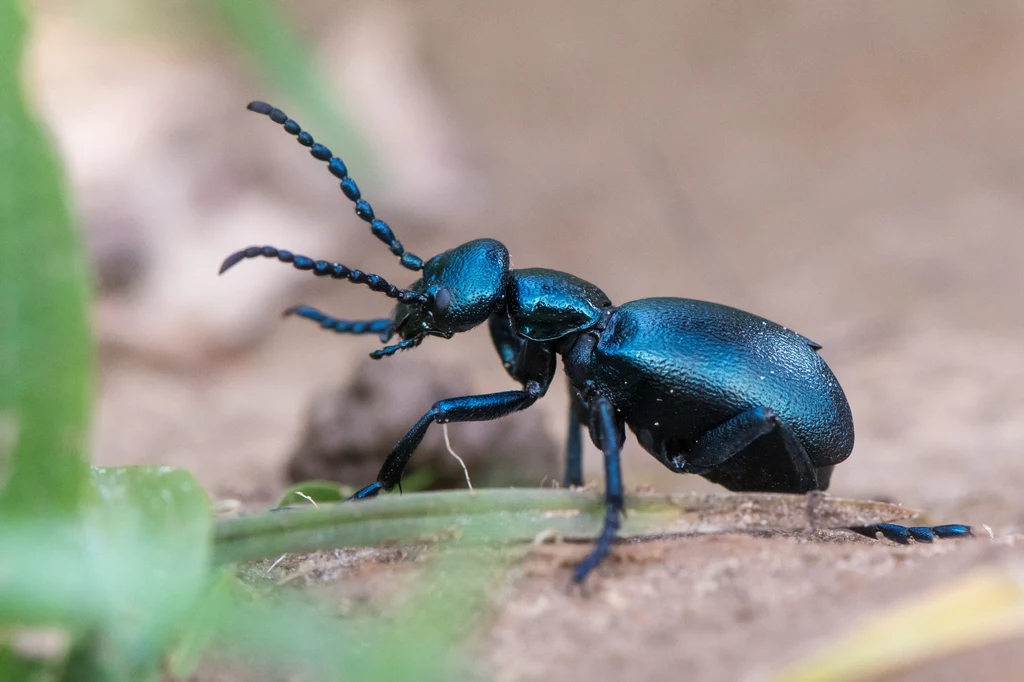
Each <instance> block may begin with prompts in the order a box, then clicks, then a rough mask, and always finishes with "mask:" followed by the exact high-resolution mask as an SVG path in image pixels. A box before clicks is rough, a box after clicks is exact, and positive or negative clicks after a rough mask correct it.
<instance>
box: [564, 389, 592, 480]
mask: <svg viewBox="0 0 1024 682" xmlns="http://www.w3.org/2000/svg"><path fill="white" fill-rule="evenodd" d="M586 419H587V406H586V404H585V403H584V402H583V398H581V397H580V394H579V393H577V392H576V389H575V388H573V387H572V384H570V385H569V434H568V438H566V444H565V484H566V485H575V486H582V485H583V423H584V422H585V421H586Z"/></svg>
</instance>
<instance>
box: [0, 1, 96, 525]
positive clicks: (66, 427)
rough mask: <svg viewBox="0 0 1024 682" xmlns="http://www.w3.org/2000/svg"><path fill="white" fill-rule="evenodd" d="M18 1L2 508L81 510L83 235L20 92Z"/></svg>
mask: <svg viewBox="0 0 1024 682" xmlns="http://www.w3.org/2000/svg"><path fill="white" fill-rule="evenodd" d="M21 5H22V3H20V2H18V1H17V0H0V93H3V96H0V518H2V517H8V518H9V517H10V515H12V514H14V513H19V514H24V515H31V516H36V517H39V516H47V517H49V516H54V515H62V516H70V514H71V513H72V512H73V511H74V510H75V509H76V508H77V506H78V503H79V498H80V495H81V488H82V482H83V480H84V478H85V474H86V460H85V457H84V453H85V443H86V435H87V433H86V431H87V428H88V423H89V396H90V391H91V375H92V343H91V340H90V336H89V327H88V324H87V322H86V320H87V313H86V303H87V300H88V293H87V292H88V284H87V278H86V268H85V263H84V258H83V253H82V250H81V248H80V244H79V237H78V234H77V233H76V231H75V230H74V229H73V226H72V224H71V219H70V217H69V214H68V209H67V204H66V201H65V196H64V180H63V177H62V175H61V171H60V167H59V165H58V163H57V161H56V159H55V157H54V154H53V149H52V146H51V145H50V144H49V141H48V140H47V139H46V137H45V136H44V134H43V132H42V131H41V129H40V127H39V125H38V122H37V121H36V120H35V119H34V118H33V117H32V116H31V115H30V114H29V112H28V110H27V108H26V106H25V101H24V98H23V96H22V94H21V93H22V89H21V81H20V66H21V51H22V47H23V45H24V41H25V29H26V26H25V18H24V16H23V15H22V13H21V9H20V7H21Z"/></svg>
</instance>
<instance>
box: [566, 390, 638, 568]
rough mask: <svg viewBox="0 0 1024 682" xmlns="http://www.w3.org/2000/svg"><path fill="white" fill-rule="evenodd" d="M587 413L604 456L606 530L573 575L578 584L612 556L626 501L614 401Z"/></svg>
mask: <svg viewBox="0 0 1024 682" xmlns="http://www.w3.org/2000/svg"><path fill="white" fill-rule="evenodd" d="M588 411H589V418H590V419H589V421H590V435H591V438H592V439H593V440H594V443H595V444H596V445H598V446H599V447H600V448H601V451H602V452H603V453H604V480H605V483H604V486H605V488H604V498H605V517H604V528H602V529H601V535H600V536H598V538H597V546H596V547H595V548H594V551H592V552H591V553H590V554H589V555H587V558H585V559H584V560H583V561H581V562H580V564H579V565H578V566H577V567H576V571H575V572H574V573H573V582H575V583H577V584H579V583H581V582H583V580H584V578H586V577H587V574H588V573H590V572H591V571H592V570H594V569H595V568H597V565H598V564H600V563H601V560H602V559H604V558H605V557H606V556H608V554H609V552H611V549H612V542H614V541H615V537H616V536H617V535H618V533H619V526H620V524H621V517H622V512H623V506H624V501H625V494H624V492H623V486H622V461H621V457H620V453H621V450H622V441H623V440H624V434H623V424H622V421H621V419H620V418H618V417H617V416H616V413H615V408H614V407H613V406H612V403H611V401H610V400H608V399H607V398H605V397H603V396H597V397H595V398H593V399H592V400H590V402H589V410H588Z"/></svg>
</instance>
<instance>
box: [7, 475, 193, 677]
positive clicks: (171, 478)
mask: <svg viewBox="0 0 1024 682" xmlns="http://www.w3.org/2000/svg"><path fill="white" fill-rule="evenodd" d="M88 502H89V503H88V505H87V506H86V509H85V514H84V517H83V518H81V519H79V520H77V521H67V522H62V521H50V522H47V521H43V520H24V521H19V520H17V519H16V520H13V521H10V522H7V523H3V524H0V547H3V548H4V551H3V552H2V553H0V625H3V624H6V625H8V626H15V625H16V626H26V625H50V624H59V625H62V626H65V627H68V628H70V629H71V630H72V631H73V632H74V633H75V634H76V635H77V637H76V639H77V640H78V641H77V643H76V648H75V652H74V653H75V655H73V656H72V659H71V662H70V663H69V666H71V670H69V672H68V674H69V676H70V679H76V674H77V677H78V678H80V679H85V677H86V676H85V674H84V672H82V670H80V669H79V670H76V669H75V667H76V666H86V667H88V668H89V669H90V670H92V669H98V670H100V671H102V672H103V679H109V680H120V679H126V680H127V679H131V680H139V679H147V678H150V677H152V675H153V674H155V673H157V672H158V671H159V665H160V661H161V659H162V657H163V656H164V653H165V652H166V650H167V647H168V646H169V644H170V642H171V641H172V639H173V637H174V636H175V635H177V634H178V633H179V631H180V630H181V628H182V627H183V625H184V623H185V622H186V621H187V619H188V616H189V614H190V613H191V611H192V609H194V608H195V605H196V600H197V599H198V597H199V595H200V594H201V593H202V590H203V589H204V587H205V584H206V575H207V570H208V566H209V552H210V532H211V518H210V505H209V501H208V500H207V498H206V494H205V492H204V491H203V490H202V488H201V487H200V486H199V485H198V483H196V481H195V479H193V478H192V476H191V475H190V474H188V473H187V472H184V471H181V470H176V469H170V468H168V467H115V468H107V469H102V468H94V469H93V470H92V477H91V485H90V486H89V496H88Z"/></svg>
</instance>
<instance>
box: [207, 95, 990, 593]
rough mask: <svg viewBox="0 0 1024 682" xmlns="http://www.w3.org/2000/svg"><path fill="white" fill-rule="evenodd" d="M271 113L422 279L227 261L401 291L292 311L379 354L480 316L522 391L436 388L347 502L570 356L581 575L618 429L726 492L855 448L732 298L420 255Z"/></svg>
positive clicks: (496, 252)
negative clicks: (598, 463) (589, 506)
mask: <svg viewBox="0 0 1024 682" xmlns="http://www.w3.org/2000/svg"><path fill="white" fill-rule="evenodd" d="M248 108H249V110H250V111H253V112H256V113H258V114H262V115H265V116H267V117H269V118H270V120H272V121H273V122H274V123H277V124H279V125H281V126H283V127H284V129H285V131H287V132H288V133H289V134H291V135H294V136H295V137H296V139H297V140H298V142H299V144H301V145H303V146H305V147H308V148H309V151H310V154H311V155H312V156H313V157H314V158H316V159H318V160H320V161H323V162H325V163H326V164H327V169H328V170H329V171H330V173H331V174H332V175H334V177H335V178H337V179H338V180H339V181H340V183H341V191H342V192H343V193H344V194H345V196H346V197H348V199H349V200H351V201H352V202H354V203H355V212H356V215H358V216H359V217H360V218H361V219H362V220H364V221H366V222H367V223H369V225H370V231H371V232H372V234H373V235H374V236H376V237H377V238H378V239H380V240H381V241H383V242H384V243H385V244H386V245H387V246H388V248H389V249H390V250H391V253H392V254H394V255H395V256H397V257H398V258H399V259H400V263H401V264H402V265H403V266H404V267H406V268H407V269H409V270H412V271H416V272H421V276H420V278H419V279H417V280H416V281H415V282H414V283H413V284H412V285H411V286H410V287H409V288H408V289H402V288H399V287H396V286H394V285H392V284H390V283H389V282H387V281H386V280H385V279H384V278H383V277H380V276H379V275H375V274H370V273H365V272H362V271H360V270H356V269H353V268H349V267H347V266H345V265H342V264H341V263H333V262H328V261H324V260H314V259H312V258H308V257H306V256H301V255H297V254H294V253H292V252H290V251H286V250H283V249H277V248H275V247H272V246H252V247H249V248H247V249H243V250H241V251H238V252H236V253H234V254H232V255H231V256H229V257H228V258H227V259H225V260H224V262H223V264H222V265H221V268H220V272H221V273H223V272H225V271H226V270H227V269H228V268H230V267H232V266H234V265H235V264H237V263H238V262H240V261H242V260H244V259H247V258H260V257H262V258H276V259H277V260H279V261H281V262H284V263H289V264H291V265H292V266H294V267H295V268H297V269H299V270H305V271H309V272H312V273H313V274H314V275H316V276H319V277H332V278H334V279H346V280H348V281H350V282H354V283H357V284H364V285H366V286H368V287H369V288H370V289H372V290H373V291H376V292H379V293H382V294H384V295H385V296H387V297H389V298H392V299H394V300H396V301H397V305H396V306H395V308H394V311H393V313H392V315H391V316H390V317H388V318H381V319H375V320H365V321H351V320H343V319H338V318H335V317H332V316H330V315H327V314H326V313H323V312H321V311H319V310H317V309H315V308H311V307H309V306H297V307H294V308H291V309H289V310H288V311H286V313H285V314H292V315H297V316H298V317H301V318H305V319H309V320H312V321H314V322H316V323H319V325H320V326H321V327H322V328H323V329H326V330H331V331H334V332H338V333H343V334H376V335H379V336H380V338H381V341H382V342H384V343H387V342H388V341H389V340H390V339H391V338H392V337H393V336H395V335H397V336H398V337H399V339H400V341H399V342H398V343H396V344H394V345H388V346H385V347H384V348H381V349H379V350H376V351H374V352H373V353H371V354H370V357H372V358H374V359H380V358H384V357H388V356H391V355H394V354H395V353H397V352H398V351H401V350H407V349H410V348H414V347H416V346H418V345H420V344H421V343H422V342H423V341H424V340H425V339H426V338H427V337H429V336H436V337H441V338H443V339H450V338H452V337H453V336H454V335H456V334H458V333H460V332H465V331H468V330H470V329H473V328H475V327H478V326H479V325H481V324H484V323H486V324H487V325H488V327H489V329H490V334H491V339H492V341H493V343H494V347H495V349H496V350H497V352H498V356H499V357H500V358H501V361H502V363H503V365H504V367H505V369H506V371H507V372H508V374H509V375H510V376H511V377H512V378H513V379H514V380H515V381H516V382H518V383H519V384H520V385H521V386H522V388H521V389H519V390H515V391H503V392H499V393H489V394H485V395H473V396H463V397H456V398H447V399H444V400H439V401H438V402H436V403H434V405H433V406H432V407H431V408H430V409H429V410H428V411H427V412H426V413H425V414H424V415H423V416H422V417H421V418H420V420H419V421H417V422H416V424H415V425H413V427H412V428H411V429H410V430H409V432H408V433H407V434H406V435H405V436H403V437H402V439H401V440H399V441H398V443H397V444H396V445H395V446H394V448H393V449H392V450H391V452H390V454H388V456H387V458H386V459H385V461H384V464H383V466H382V467H381V470H380V473H379V474H378V475H377V479H376V480H375V481H374V482H373V483H370V484H369V485H367V486H366V487H364V488H362V489H361V490H359V491H358V492H356V493H355V494H354V495H353V496H352V497H351V498H350V499H351V500H362V499H366V498H371V497H375V496H376V495H377V494H378V493H380V492H381V491H382V490H383V491H390V490H392V489H393V488H394V487H395V486H398V485H400V482H401V478H402V472H403V470H404V469H405V466H406V464H407V463H408V462H409V459H410V457H411V456H412V454H413V452H414V451H415V450H416V447H417V446H418V445H419V443H420V442H421V441H422V439H423V437H424V435H425V434H426V432H427V429H428V427H429V426H430V425H431V424H433V423H439V424H445V423H448V422H466V421H483V420H488V419H497V418H499V417H504V416H506V415H508V414H511V413H513V412H518V411H519V410H525V409H526V408H528V407H530V406H531V405H533V404H534V403H535V402H536V401H537V400H538V399H539V398H541V397H542V396H544V394H545V393H546V392H547V390H548V387H549V385H550V383H551V380H552V378H553V377H554V374H555V365H556V360H557V358H559V357H561V359H562V364H563V366H564V371H565V373H566V375H567V377H568V380H569V386H570V402H571V405H570V409H569V436H568V443H567V457H566V472H565V481H566V483H567V484H568V485H572V486H580V485H582V484H583V469H582V431H583V428H584V427H585V428H586V429H587V431H588V432H589V435H590V439H591V441H592V442H593V443H594V445H595V446H597V447H598V448H599V449H600V450H601V451H602V453H603V455H604V471H605V506H606V513H605V519H604V526H603V528H602V530H601V534H600V535H599V536H598V539H597V542H596V545H595V547H594V549H593V551H592V552H591V553H590V554H589V555H588V556H587V557H586V558H585V559H584V560H583V561H582V562H581V563H580V564H579V565H578V566H577V567H576V570H575V572H574V574H573V579H574V580H575V582H577V583H579V582H582V581H583V579H584V578H585V577H586V576H587V574H588V573H590V572H591V571H592V570H593V569H594V568H595V567H596V566H597V565H598V564H599V563H600V562H601V560H602V559H603V558H604V557H606V556H607V555H608V554H609V553H610V551H611V547H612V544H613V543H614V541H615V538H616V535H617V532H618V530H619V525H620V520H621V516H622V514H623V509H624V497H625V493H624V488H623V479H622V471H621V463H620V450H621V448H622V445H623V442H624V440H625V428H626V427H627V426H628V427H629V429H630V430H631V431H632V432H633V434H634V435H635V436H636V438H637V440H638V441H639V442H640V445H641V446H643V448H644V449H645V450H646V451H647V452H649V453H650V454H651V455H653V456H654V457H655V458H656V459H657V460H658V461H660V462H661V463H662V464H664V465H665V466H666V467H668V468H669V469H670V470H671V471H673V472H676V473H681V474H697V475H699V476H703V477H704V478H706V479H707V480H709V481H712V482H714V483H718V484H720V485H722V486H724V487H725V488H727V489H729V490H733V491H747V492H781V493H806V492H810V491H816V490H825V489H826V488H827V487H828V485H829V480H830V478H831V476H832V469H833V467H834V466H835V465H836V464H839V463H840V462H842V461H843V460H845V459H846V458H847V457H848V456H849V455H850V452H851V451H852V449H853V440H854V433H853V417H852V414H851V412H850V406H849V403H848V402H847V400H846V396H845V394H844V393H843V389H842V388H841V387H840V385H839V382H838V381H837V380H836V377H835V375H834V374H833V373H832V370H831V369H829V367H828V365H827V364H825V361H824V360H823V359H822V358H821V357H820V355H819V354H818V351H820V350H821V346H820V345H819V344H817V343H815V342H814V341H811V340H810V339H808V338H807V337H805V336H801V335H800V334H797V333H796V332H794V331H792V330H790V329H788V328H786V327H783V326H781V325H779V324H776V323H775V322H771V321H769V320H766V319H763V318H761V317H758V316H756V315H753V314H751V313H748V312H744V311H742V310H738V309H736V308H731V307H728V306H725V305H720V304H717V303H709V302H706V301H697V300H690V299H684V298H646V299H641V300H637V301H630V302H628V303H623V304H621V305H613V304H612V302H611V300H610V299H609V298H608V297H607V296H606V295H605V294H604V292H603V291H601V290H600V289H599V288H598V287H597V286H595V285H593V284H591V283H590V282H587V281H585V280H583V279H580V278H579V277H576V276H574V275H571V274H569V273H566V272H559V271H557V270H548V269H543V268H527V269H513V268H512V267H511V263H510V259H509V252H508V249H507V248H506V247H505V246H504V245H503V244H502V243H501V242H499V241H497V240H495V239H475V240H473V241H470V242H467V243H465V244H462V245H460V246H456V247H455V248H453V249H449V250H447V251H445V252H444V253H441V254H438V255H436V256H434V257H433V258H430V259H429V260H427V261H425V262H424V261H423V259H421V258H419V257H418V256H416V255H414V254H412V253H410V252H408V251H406V250H405V248H404V247H403V246H402V244H401V242H399V241H398V239H397V238H396V237H395V235H394V232H393V231H392V229H391V228H390V226H388V224H387V223H385V222H384V221H383V220H380V219H379V218H377V217H376V214H375V213H374V210H373V208H372V207H371V206H370V204H369V203H368V202H367V201H366V200H365V199H363V198H362V193H361V192H360V190H359V187H358V186H357V185H356V183H355V181H354V180H353V179H352V178H351V177H350V176H349V173H348V168H347V167H346V166H345V163H344V162H343V161H342V160H341V159H340V158H338V157H336V156H334V155H333V154H332V153H331V151H330V150H329V149H328V148H327V147H325V146H323V145H322V144H320V143H318V142H316V141H315V140H314V139H313V137H312V136H311V135H310V134H309V133H308V132H306V131H304V130H302V128H301V127H300V126H299V124H298V123H296V122H295V121H294V120H293V119H291V118H289V117H288V116H287V115H286V114H285V113H284V112H283V111H281V110H280V109H278V108H276V107H274V106H271V105H270V104H267V103H266V102H260V101H256V102H252V103H250V104H249V106H248ZM850 530H853V531H855V532H858V533H861V534H863V535H867V536H869V537H877V536H878V535H879V534H881V535H882V536H883V537H886V538H888V539H890V540H893V541H895V542H900V543H907V542H909V541H910V540H914V541H918V542H931V541H932V540H933V539H935V538H936V537H939V538H947V537H958V536H966V535H970V534H971V529H970V527H969V526H965V525H961V524H948V525H944V526H931V527H912V528H907V527H904V526H898V525H895V524H875V525H871V526H860V527H855V528H851V529H850Z"/></svg>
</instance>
